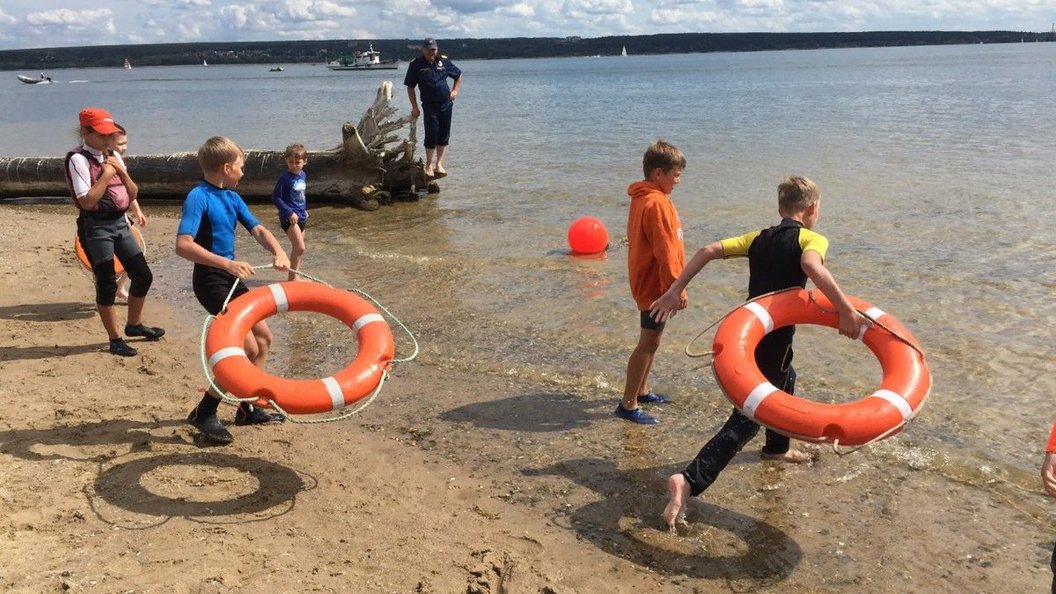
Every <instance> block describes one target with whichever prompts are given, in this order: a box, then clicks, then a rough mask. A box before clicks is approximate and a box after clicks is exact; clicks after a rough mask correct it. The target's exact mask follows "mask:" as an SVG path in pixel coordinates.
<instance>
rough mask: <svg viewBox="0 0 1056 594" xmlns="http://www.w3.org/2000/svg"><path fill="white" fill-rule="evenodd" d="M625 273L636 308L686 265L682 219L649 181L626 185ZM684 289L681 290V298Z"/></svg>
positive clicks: (660, 292) (648, 301) (645, 306)
mask: <svg viewBox="0 0 1056 594" xmlns="http://www.w3.org/2000/svg"><path fill="white" fill-rule="evenodd" d="M627 194H628V195H629V196H630V197H631V210H630V213H629V214H628V216H627V241H628V243H629V246H628V250H627V272H628V276H629V277H630V281H631V294H632V295H634V301H635V303H637V304H638V309H639V310H646V309H649V304H651V303H652V302H653V301H656V300H657V299H658V298H659V297H660V296H661V295H663V294H664V292H665V291H667V289H668V287H670V286H671V283H673V282H675V279H676V278H678V275H679V274H682V269H683V268H684V267H685V265H686V253H685V246H684V244H683V242H682V222H681V221H680V220H679V219H678V211H677V210H675V205H674V204H672V203H671V199H670V198H668V197H667V194H664V193H663V192H662V191H661V190H660V187H659V186H657V185H656V184H654V183H653V182H650V181H639V182H634V183H633V184H631V185H630V186H628V188H627ZM684 296H685V292H684V291H683V297H684Z"/></svg>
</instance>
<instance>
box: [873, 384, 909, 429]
mask: <svg viewBox="0 0 1056 594" xmlns="http://www.w3.org/2000/svg"><path fill="white" fill-rule="evenodd" d="M872 395H873V396H876V397H877V398H883V399H884V400H886V401H888V402H890V403H891V404H892V405H893V406H894V407H895V408H897V409H898V412H900V413H902V420H904V421H908V420H909V419H910V418H911V417H912V416H913V407H912V406H910V405H909V402H906V398H905V397H904V396H902V395H901V394H899V393H898V392H892V391H891V390H877V391H875V392H873V394H872Z"/></svg>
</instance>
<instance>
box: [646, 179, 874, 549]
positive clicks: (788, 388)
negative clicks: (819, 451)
mask: <svg viewBox="0 0 1056 594" xmlns="http://www.w3.org/2000/svg"><path fill="white" fill-rule="evenodd" d="M777 195H778V213H779V214H780V215H781V217H782V218H781V223H780V224H778V225H776V226H774V227H770V228H768V229H763V230H762V231H753V232H751V233H746V234H744V235H741V236H739V237H731V238H729V239H724V240H722V241H716V242H714V243H712V244H709V245H707V246H705V247H704V248H702V249H700V250H699V251H698V252H697V253H696V254H695V255H694V256H693V259H692V260H690V261H689V264H687V265H686V268H685V270H684V271H683V272H682V274H681V275H680V276H679V277H678V279H676V280H675V282H674V283H673V284H672V285H671V287H670V288H669V289H668V290H667V292H666V293H664V294H663V295H662V296H661V297H660V298H659V299H657V300H656V301H654V302H653V304H652V305H651V306H650V312H651V313H652V315H653V316H654V318H655V319H656V320H657V321H658V322H664V321H666V320H667V319H668V318H669V317H671V316H673V315H674V314H675V313H676V312H677V311H678V306H679V295H680V293H681V291H682V290H683V289H684V288H685V287H686V285H687V284H689V281H690V280H691V279H692V278H693V277H694V276H695V275H696V274H697V273H698V272H700V271H701V270H702V269H703V268H704V266H705V265H706V264H707V263H708V262H710V261H712V260H715V259H717V258H732V257H745V256H747V258H748V269H749V279H748V298H749V299H752V298H755V297H758V296H760V295H765V294H767V293H770V292H773V291H780V290H782V289H788V288H792V287H800V288H804V287H806V284H807V278H810V280H811V281H812V282H813V283H814V285H815V286H817V288H818V290H820V291H821V292H822V293H823V294H824V295H825V296H826V297H828V298H829V300H830V301H832V303H833V304H834V305H835V306H836V309H837V310H838V312H839V314H840V326H839V330H840V334H843V335H844V336H848V337H852V338H853V337H855V336H857V335H858V331H859V328H861V327H862V326H863V325H866V324H867V323H868V322H866V320H865V318H864V317H862V315H861V314H859V313H858V312H857V311H856V310H855V309H854V306H853V305H851V303H850V301H848V300H847V297H846V296H844V294H843V291H841V290H840V287H839V285H837V284H836V279H834V278H833V277H832V273H830V272H829V270H828V269H827V268H826V267H825V264H824V263H823V262H824V259H825V252H826V250H827V249H828V245H829V242H828V240H827V239H825V237H823V236H821V235H819V234H818V233H815V232H814V231H812V230H811V229H812V228H813V227H814V225H815V224H816V223H817V222H818V217H819V215H820V208H821V192H820V191H819V190H818V187H817V186H816V185H815V184H814V182H812V181H810V180H809V179H807V178H804V177H790V178H787V179H785V180H784V181H783V182H782V183H781V185H779V186H778V189H777ZM795 332H796V327H795V326H787V327H784V328H778V329H776V330H774V331H773V332H770V333H769V334H767V335H766V336H764V337H763V339H762V341H760V343H759V346H758V347H757V348H756V350H755V362H756V364H757V365H758V366H759V370H760V371H761V372H762V373H763V375H764V376H766V379H767V381H769V382H770V383H772V384H773V385H775V386H777V387H778V388H780V389H782V390H784V391H785V392H788V393H789V394H794V393H795V385H796V372H795V370H794V369H793V368H792V338H793V336H794V335H795ZM758 432H759V424H758V423H756V422H755V421H753V420H751V419H749V418H748V417H746V416H744V415H743V414H741V412H740V411H739V410H737V409H734V410H733V414H731V415H730V418H729V419H728V420H727V421H726V424H725V425H723V426H722V428H721V429H719V431H718V433H716V434H715V436H714V437H712V438H711V440H709V441H708V443H707V444H705V445H704V447H703V448H701V450H700V452H699V453H698V454H697V457H696V458H695V459H694V460H693V461H692V462H690V463H689V465H688V466H686V469H685V470H683V471H682V472H681V473H679V474H673V475H671V476H670V477H669V478H668V490H669V492H670V493H669V500H668V504H667V507H666V508H665V509H664V521H665V522H667V525H668V526H669V527H671V528H672V529H673V528H674V526H675V520H676V518H677V517H678V514H679V513H680V512H681V510H682V506H683V505H684V504H685V501H686V498H687V497H688V496H690V495H693V496H696V495H699V494H701V493H702V492H703V491H704V490H705V489H707V488H708V487H709V486H711V484H712V483H713V482H715V479H717V478H718V476H719V473H720V472H722V470H723V469H724V468H726V465H727V464H729V462H730V460H732V459H733V457H734V455H736V454H737V452H739V451H741V448H742V447H744V445H745V444H746V443H748V441H750V440H751V439H752V438H753V437H755V435H756V433H758ZM789 446H790V442H789V438H788V437H787V436H784V435H781V434H780V433H778V432H776V431H773V430H771V429H767V430H766V445H764V446H763V451H762V456H763V458H764V459H767V460H775V461H782V462H794V463H799V462H806V461H808V460H809V457H808V456H807V455H806V453H804V452H801V451H799V450H793V449H790V447H789Z"/></svg>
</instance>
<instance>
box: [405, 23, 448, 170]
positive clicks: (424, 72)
mask: <svg viewBox="0 0 1056 594" xmlns="http://www.w3.org/2000/svg"><path fill="white" fill-rule="evenodd" d="M448 78H453V79H455V86H454V87H451V88H448V86H447V79H448ZM403 84H405V85H407V98H408V99H410V100H411V117H412V118H417V117H418V115H419V114H421V113H424V114H425V121H424V122H423V123H424V125H425V175H426V176H427V177H444V176H445V175H447V171H445V170H444V152H445V151H446V150H447V141H448V138H449V137H450V136H451V109H452V107H454V101H455V97H456V96H458V89H459V88H460V87H461V86H462V71H461V70H459V69H458V66H455V65H454V64H453V63H452V62H451V61H450V60H448V59H447V56H441V55H440V50H439V48H438V47H437V45H436V40H435V39H426V40H425V41H423V42H422V55H421V56H420V57H418V58H415V59H414V60H411V63H410V64H409V65H408V66H407V76H405V77H404V79H403ZM414 87H418V90H419V92H421V95H422V108H421V110H419V109H418V101H417V98H416V97H415V95H414ZM434 157H435V160H434ZM434 163H435V169H434Z"/></svg>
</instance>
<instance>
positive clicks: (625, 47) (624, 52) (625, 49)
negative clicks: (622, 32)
mask: <svg viewBox="0 0 1056 594" xmlns="http://www.w3.org/2000/svg"><path fill="white" fill-rule="evenodd" d="M620 55H621V56H623V57H624V58H626V57H627V46H626V45H625V46H623V49H622V50H621V51H620Z"/></svg>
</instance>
